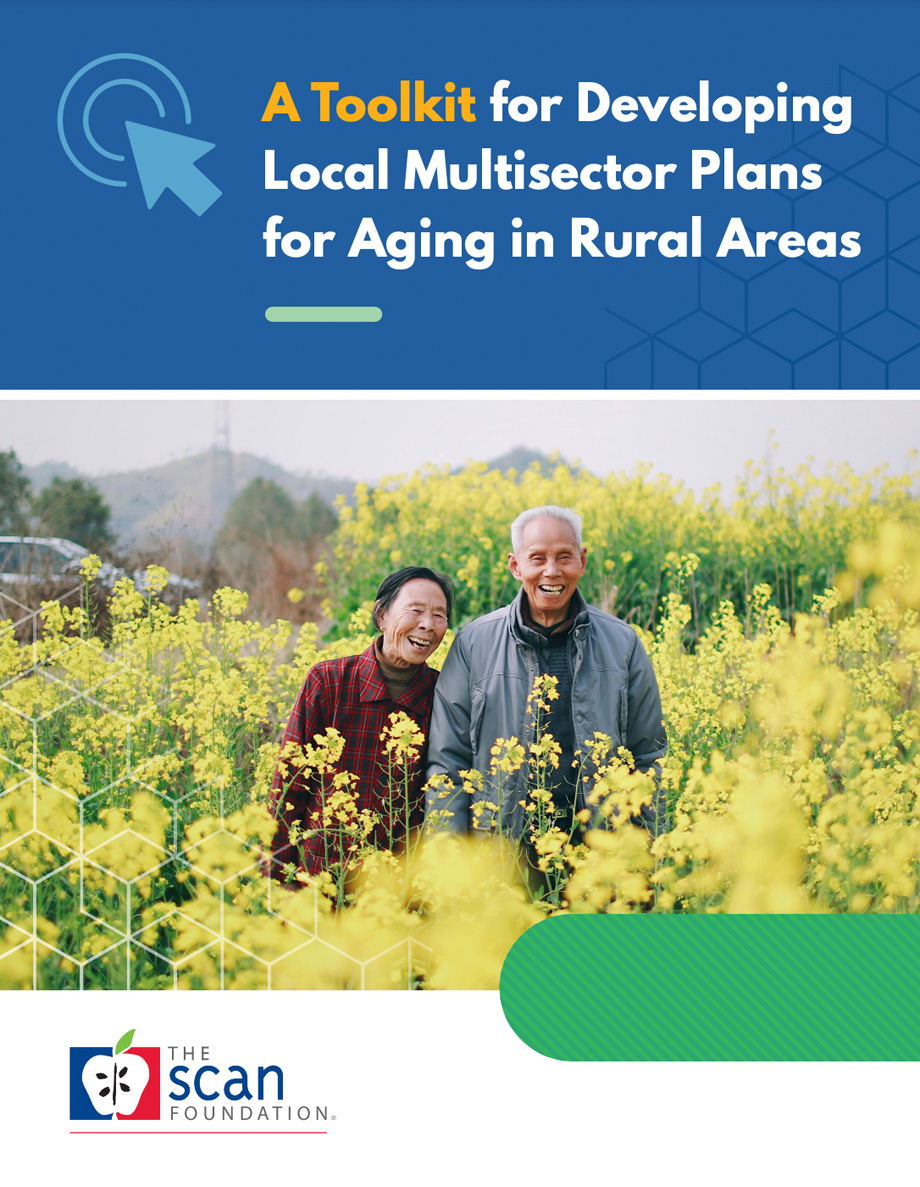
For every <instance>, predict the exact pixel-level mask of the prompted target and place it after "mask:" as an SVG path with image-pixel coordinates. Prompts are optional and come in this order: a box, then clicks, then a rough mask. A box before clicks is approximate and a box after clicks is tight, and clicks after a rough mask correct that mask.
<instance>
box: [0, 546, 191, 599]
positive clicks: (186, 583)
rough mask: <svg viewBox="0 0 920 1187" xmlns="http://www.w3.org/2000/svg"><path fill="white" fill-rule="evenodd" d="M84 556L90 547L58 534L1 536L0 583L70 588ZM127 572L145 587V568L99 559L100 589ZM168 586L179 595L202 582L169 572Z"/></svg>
mask: <svg viewBox="0 0 920 1187" xmlns="http://www.w3.org/2000/svg"><path fill="white" fill-rule="evenodd" d="M87 556H89V549H87V548H84V547H83V546H82V545H81V544H75V543H74V542H73V540H62V539H61V538H60V537H59V536H0V583H3V584H4V585H16V586H23V587H29V586H37V585H41V586H42V587H55V588H61V589H62V590H63V588H64V587H67V588H71V587H73V586H76V585H78V584H79V581H80V562H81V561H82V560H83V559H84V558H85V557H87ZM127 576H130V577H131V579H132V580H133V582H134V584H135V586H136V587H137V588H138V589H139V590H141V591H143V590H144V589H145V588H146V585H147V574H146V572H145V570H143V569H136V570H135V571H134V572H133V573H131V574H128V573H126V572H125V570H124V569H120V568H118V566H117V565H111V564H109V563H108V562H107V561H104V562H103V563H102V566H101V567H100V569H99V572H98V573H97V575H96V581H97V583H98V584H99V585H100V586H101V587H102V588H103V589H105V590H111V589H112V588H113V587H114V585H115V582H116V581H118V579H119V578H121V577H127ZM167 589H168V590H171V591H173V592H174V593H175V594H178V595H179V596H185V595H191V594H194V593H198V592H200V590H201V583H200V582H198V581H192V580H191V579H190V578H188V577H179V576H177V575H176V574H174V573H171V574H170V575H169V583H168V585H167Z"/></svg>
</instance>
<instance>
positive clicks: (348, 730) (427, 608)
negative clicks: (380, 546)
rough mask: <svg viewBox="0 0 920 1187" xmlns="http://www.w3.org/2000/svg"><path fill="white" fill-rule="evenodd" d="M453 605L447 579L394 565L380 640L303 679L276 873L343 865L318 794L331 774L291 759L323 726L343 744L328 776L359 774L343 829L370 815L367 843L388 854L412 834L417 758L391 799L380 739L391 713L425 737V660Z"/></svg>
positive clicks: (278, 796)
mask: <svg viewBox="0 0 920 1187" xmlns="http://www.w3.org/2000/svg"><path fill="white" fill-rule="evenodd" d="M453 600H454V589H453V583H452V582H451V580H450V578H449V577H445V576H444V574H443V573H436V572H434V570H432V569H426V568H422V567H420V566H410V567H409V568H405V569H399V570H398V571H397V572H395V573H391V574H390V575H389V576H388V577H385V578H384V579H383V581H382V582H381V583H380V588H379V589H378V590H377V598H376V601H375V602H374V623H375V625H376V627H377V629H378V631H380V634H379V635H378V636H377V638H376V639H375V640H374V642H373V643H372V644H371V646H370V647H368V649H367V650H366V651H364V652H363V653H362V654H361V655H349V656H346V657H345V658H343V659H330V660H324V661H323V662H321V663H318V664H315V665H314V666H313V667H312V668H311V669H310V671H309V672H308V673H307V678H306V680H305V682H304V686H303V688H302V689H301V692H300V695H299V697H298V698H297V703H296V704H295V706H294V711H293V713H292V714H291V718H290V721H289V722H288V726H287V729H286V730H285V733H284V739H283V742H282V761H281V763H279V766H278V770H277V771H276V773H275V779H274V784H273V788H274V790H273V803H274V806H275V811H276V815H277V819H278V829H277V831H276V833H275V839H274V842H273V845H272V858H273V866H274V868H273V873H274V875H275V876H276V877H279V876H282V872H283V870H284V868H285V867H286V866H290V864H294V865H296V866H297V867H298V868H302V869H305V870H306V872H307V873H311V874H316V873H318V872H319V871H320V869H322V868H323V867H324V866H325V865H327V864H328V863H329V862H330V861H333V862H334V861H335V859H336V858H338V859H339V860H341V857H342V842H343V833H344V829H343V827H342V826H343V821H342V818H341V816H339V815H334V816H333V815H331V814H329V811H328V807H327V814H329V819H327V821H326V822H325V827H324V822H323V807H324V804H323V800H324V795H323V791H324V790H325V793H326V794H325V799H326V801H327V804H328V800H329V793H330V791H331V790H332V780H333V775H332V774H329V773H326V774H325V776H323V775H317V774H316V773H315V772H311V771H310V770H309V769H306V768H304V767H303V766H302V765H300V766H298V763H297V756H298V754H299V755H301V756H302V755H303V748H304V747H305V746H309V745H313V744H314V738H315V735H316V734H320V735H323V734H324V733H325V731H326V729H328V728H332V729H335V730H338V732H339V733H340V734H341V735H342V736H343V737H344V739H345V746H344V750H343V752H342V755H341V757H340V759H339V760H338V761H337V763H336V770H337V771H347V772H349V773H350V774H351V775H353V776H356V777H357V784H356V785H355V786H354V787H353V788H351V789H350V790H352V791H353V792H354V793H355V795H354V805H353V806H352V807H350V808H349V807H348V806H347V805H346V807H345V809H344V810H345V814H346V816H347V817H348V819H347V820H346V821H345V822H344V823H345V824H347V825H349V826H350V825H351V824H352V822H357V821H360V823H359V833H361V835H363V831H362V830H365V829H366V828H367V827H368V825H367V822H368V820H369V814H370V813H373V814H374V815H376V817H377V818H378V824H377V825H376V828H375V829H374V832H373V836H372V839H373V841H374V842H376V843H377V844H383V845H384V846H386V847H387V848H389V847H392V845H393V844H399V843H400V842H401V841H404V840H405V837H406V831H407V828H408V829H409V830H410V831H411V829H413V828H415V827H418V826H419V825H420V824H421V823H422V817H423V813H424V797H423V796H422V793H421V789H422V785H423V783H424V781H425V754H424V752H422V753H421V754H419V755H418V758H417V759H416V760H415V761H414V762H412V763H411V764H410V765H409V766H408V769H406V768H403V769H402V770H401V771H399V772H397V775H396V779H397V782H398V788H397V790H398V795H394V786H393V784H394V775H393V771H392V770H391V769H390V764H388V761H387V753H386V750H385V744H384V742H383V741H382V740H381V735H382V734H383V733H384V731H385V730H386V729H387V727H388V726H389V725H390V714H392V713H399V712H403V713H405V714H407V715H408V716H409V717H410V718H411V719H412V720H413V721H414V722H415V723H416V725H417V726H418V727H419V729H420V730H421V731H422V733H423V734H424V735H425V738H426V740H427V737H428V726H429V723H430V721H431V707H432V703H433V701H434V686H435V681H436V680H437V676H438V674H437V672H435V671H434V670H433V669H431V668H429V667H428V665H427V664H426V663H425V661H426V660H427V659H428V658H429V656H430V655H431V654H432V653H433V652H434V651H435V650H436V648H437V647H438V644H439V643H440V642H441V640H442V639H443V638H444V632H445V631H446V630H447V625H448V622H449V620H450V612H451V607H452V605H453ZM288 743H293V744H294V745H293V746H287V744H288ZM426 749H427V747H426ZM286 756H287V757H286ZM320 779H323V782H324V783H325V788H322V787H320ZM362 812H365V816H364V817H363V819H361V818H360V814H361V813H362ZM333 834H334V835H333ZM345 839H346V840H347V837H346V838H345Z"/></svg>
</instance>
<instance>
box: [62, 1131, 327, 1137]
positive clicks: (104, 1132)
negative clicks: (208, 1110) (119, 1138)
mask: <svg viewBox="0 0 920 1187" xmlns="http://www.w3.org/2000/svg"><path fill="white" fill-rule="evenodd" d="M70 1132H71V1134H87V1133H94V1134H95V1133H98V1134H103V1135H106V1136H107V1135H108V1134H113V1133H131V1134H141V1133H145V1134H149V1133H157V1134H174V1133H217V1134H219V1133H230V1134H234V1133H246V1134H263V1133H265V1134H279V1133H297V1134H328V1133H329V1130H328V1129H72V1130H71V1131H70Z"/></svg>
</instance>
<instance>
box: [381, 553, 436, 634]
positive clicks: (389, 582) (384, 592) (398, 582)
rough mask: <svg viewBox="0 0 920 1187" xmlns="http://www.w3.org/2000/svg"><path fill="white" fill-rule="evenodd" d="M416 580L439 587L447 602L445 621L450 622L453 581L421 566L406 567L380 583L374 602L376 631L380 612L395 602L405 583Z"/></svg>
mask: <svg viewBox="0 0 920 1187" xmlns="http://www.w3.org/2000/svg"><path fill="white" fill-rule="evenodd" d="M416 578H421V579H422V580H423V581H433V582H434V583H435V585H438V586H440V588H441V592H442V593H443V594H444V599H445V601H446V602H447V621H448V622H450V612H451V610H452V609H453V605H454V583H453V581H451V579H450V578H449V577H448V576H446V574H444V573H436V572H435V570H434V569H426V568H425V567H424V566H423V565H407V566H406V568H405V569H397V570H396V572H395V573H390V574H389V575H388V576H386V577H384V579H383V580H382V581H381V582H380V587H379V589H378V590H377V597H376V598H375V600H374V626H375V627H377V630H378V631H379V630H380V627H379V626H378V624H377V615H378V614H379V613H380V611H381V610H389V608H390V606H392V605H393V602H394V601H395V600H396V595H397V594H398V593H399V591H400V590H401V589H402V587H403V586H404V585H405V584H406V582H407V581H414V580H415V579H416Z"/></svg>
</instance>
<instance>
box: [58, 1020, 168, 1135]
mask: <svg viewBox="0 0 920 1187" xmlns="http://www.w3.org/2000/svg"><path fill="white" fill-rule="evenodd" d="M133 1038H134V1031H133V1030H129V1031H126V1033H125V1034H123V1035H122V1036H121V1038H120V1039H119V1040H118V1042H117V1043H116V1044H115V1046H114V1047H71V1048H70V1119H71V1121H107V1120H109V1121H116V1120H117V1121H125V1120H131V1121H159V1119H160V1048H159V1047H134V1046H132V1045H131V1043H132V1040H133Z"/></svg>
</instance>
